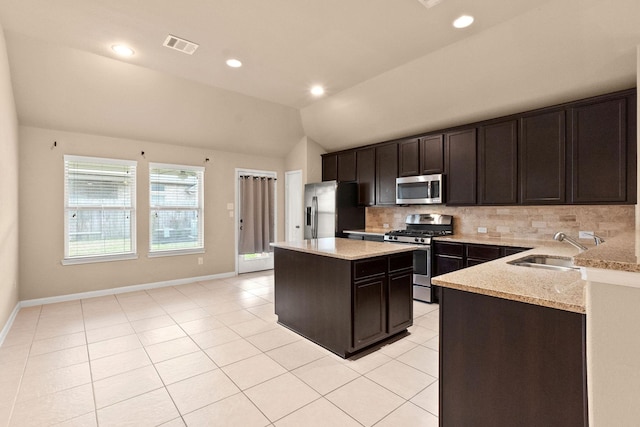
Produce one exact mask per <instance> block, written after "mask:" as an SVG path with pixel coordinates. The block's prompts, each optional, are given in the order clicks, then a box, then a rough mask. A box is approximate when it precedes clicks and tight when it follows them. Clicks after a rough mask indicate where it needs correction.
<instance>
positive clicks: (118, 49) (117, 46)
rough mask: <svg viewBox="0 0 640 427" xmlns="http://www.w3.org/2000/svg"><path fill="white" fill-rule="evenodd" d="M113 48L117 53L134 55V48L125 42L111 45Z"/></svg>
mask: <svg viewBox="0 0 640 427" xmlns="http://www.w3.org/2000/svg"><path fill="white" fill-rule="evenodd" d="M111 50H113V51H114V52H115V53H117V54H118V55H120V56H131V55H133V49H131V48H130V47H129V46H125V45H123V44H114V45H113V46H111Z"/></svg>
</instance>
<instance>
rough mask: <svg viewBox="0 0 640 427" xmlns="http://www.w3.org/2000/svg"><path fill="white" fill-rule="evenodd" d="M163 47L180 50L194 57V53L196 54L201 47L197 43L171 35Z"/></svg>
mask: <svg viewBox="0 0 640 427" xmlns="http://www.w3.org/2000/svg"><path fill="white" fill-rule="evenodd" d="M162 45H163V46H166V47H168V48H171V49H175V50H179V51H180V52H182V53H186V54H187V55H193V52H195V51H196V49H197V48H198V46H199V45H197V44H196V43H193V42H190V41H189V40H185V39H181V38H180V37H176V36H172V35H171V34H169V35H168V36H167V38H166V40H165V41H164V43H163V44H162Z"/></svg>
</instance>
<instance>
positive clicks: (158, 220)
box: [149, 163, 204, 256]
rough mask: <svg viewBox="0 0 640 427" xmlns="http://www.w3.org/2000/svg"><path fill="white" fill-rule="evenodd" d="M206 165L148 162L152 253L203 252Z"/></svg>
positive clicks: (152, 254)
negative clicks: (204, 166)
mask: <svg viewBox="0 0 640 427" xmlns="http://www.w3.org/2000/svg"><path fill="white" fill-rule="evenodd" d="M203 181H204V168H202V167H197V166H178V165H165V164H159V163H151V164H149V194H150V205H151V219H150V221H149V224H150V230H149V236H150V244H149V248H150V249H149V254H150V255H151V256H154V255H156V256H157V255H177V254H183V253H185V254H186V253H194V252H203V250H204V231H203V230H204V213H203V194H204V192H203Z"/></svg>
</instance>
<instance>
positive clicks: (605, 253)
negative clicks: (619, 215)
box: [574, 230, 640, 273]
mask: <svg viewBox="0 0 640 427" xmlns="http://www.w3.org/2000/svg"><path fill="white" fill-rule="evenodd" d="M574 263H575V264H576V265H579V266H581V267H587V268H601V269H605V270H616V271H626V272H631V273H640V230H638V231H633V232H628V233H624V234H622V235H620V236H617V237H613V238H611V239H607V240H606V241H605V242H604V243H602V244H601V245H599V246H596V247H594V248H592V249H589V250H588V251H586V252H582V253H581V254H579V255H577V256H576V257H575V258H574Z"/></svg>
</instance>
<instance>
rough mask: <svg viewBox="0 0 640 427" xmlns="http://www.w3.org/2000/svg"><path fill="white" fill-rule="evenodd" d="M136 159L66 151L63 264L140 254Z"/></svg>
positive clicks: (110, 259) (114, 258) (127, 257)
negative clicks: (137, 250) (137, 247)
mask: <svg viewBox="0 0 640 427" xmlns="http://www.w3.org/2000/svg"><path fill="white" fill-rule="evenodd" d="M135 200H136V162H135V161H126V160H114V159H101V158H95V157H79V156H64V216H65V218H64V236H65V241H64V261H63V264H76V263H83V262H98V261H112V260H120V259H130V258H135V257H136V241H135V235H136V233H135V227H136V221H135V217H136V216H135V214H136V210H135Z"/></svg>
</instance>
